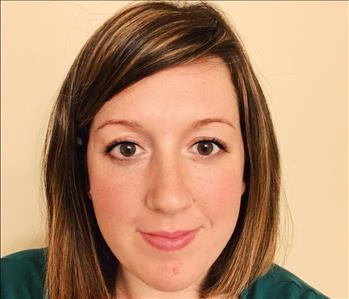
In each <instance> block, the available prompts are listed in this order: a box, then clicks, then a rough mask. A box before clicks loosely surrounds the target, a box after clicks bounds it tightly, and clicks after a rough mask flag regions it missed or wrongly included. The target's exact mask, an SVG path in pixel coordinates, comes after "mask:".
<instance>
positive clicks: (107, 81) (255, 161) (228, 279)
mask: <svg viewBox="0 0 349 299" xmlns="http://www.w3.org/2000/svg"><path fill="white" fill-rule="evenodd" d="M209 56H216V57H220V58H221V59H223V61H224V62H225V64H226V65H227V67H228V68H229V70H230V73H231V81H232V84H233V85H234V87H235V89H236V92H237V97H238V107H239V114H240V126H241V130H242V137H243V143H244V151H245V168H244V181H245V183H246V191H245V193H244V194H243V197H242V200H241V207H240V213H239V218H238V222H237V225H236V228H235V231H234V233H233V235H232V236H231V239H230V240H229V242H228V244H227V245H226V247H225V248H224V250H223V251H222V253H221V254H220V256H219V257H218V258H217V260H216V261H215V263H214V264H213V265H212V266H211V268H210V270H209V273H208V274H207V277H206V278H205V280H204V282H203V283H202V285H201V295H202V296H213V295H221V296H223V295H224V296H227V297H232V296H233V295H234V294H240V293H241V291H242V290H243V289H245V288H247V287H248V286H250V285H251V284H252V282H253V281H255V279H256V278H257V277H259V276H261V275H263V274H264V273H265V272H266V271H267V270H268V269H269V268H270V266H271V264H272V262H273V258H274V255H275V250H276V243H277V233H278V223H279V193H280V165H279V152H278V147H277V141H276V138H275V134H274V128H273V124H272V121H271V117H270V113H269V110H268V107H267V103H266V100H265V97H264V94H263V91H262V89H261V87H260V84H259V83H258V80H257V78H256V76H255V73H254V71H253V69H252V66H251V63H250V60H249V58H248V55H247V54H246V52H245V50H244V48H243V44H242V42H241V41H240V39H239V37H238V35H237V33H236V32H235V31H234V29H233V27H232V26H231V25H230V24H229V22H228V21H227V20H226V17H225V16H224V14H223V13H222V12H221V11H220V10H219V9H218V8H217V7H214V6H213V5H212V4H208V3H205V2H202V1H200V2H196V3H189V2H188V3H183V2H167V1H156V2H149V1H145V2H137V3H133V4H132V5H129V6H127V7H126V8H124V9H123V10H121V11H119V12H117V14H115V15H114V16H112V17H111V18H110V19H108V20H107V21H106V22H105V23H104V24H103V25H102V26H101V27H100V28H99V29H97V30H96V31H95V33H94V34H93V35H92V36H91V37H90V39H89V40H88V41H87V42H86V44H85V45H84V46H83V48H82V49H81V51H80V53H79V54H78V56H77V57H76V59H75V61H74V63H73V65H72V66H71V68H70V70H69V72H68V74H67V76H66V78H65V80H64V82H63V85H62V87H61V89H60V92H59V94H58V97H57V100H56V103H55V106H54V108H53V111H52V114H51V118H50V121H49V127H48V130H47V135H46V140H45V148H44V157H43V168H42V171H43V186H44V190H45V196H46V200H47V221H48V254H47V271H46V280H45V290H46V295H47V297H48V298H50V299H63V298H74V299H76V298H83V299H95V298H112V297H113V296H115V295H116V294H115V290H116V285H115V284H116V275H117V270H118V267H119V262H118V260H117V259H116V257H115V256H114V255H113V253H112V252H111V250H110V249H109V247H108V245H107V244H106V242H105V241H104V239H103V236H102V235H101V232H100V230H99V228H98V225H97V222H96V218H95V214H94V211H93V207H92V204H91V200H90V199H89V196H88V175H87V170H86V145H87V142H88V135H89V127H90V124H91V122H92V120H93V118H94V116H95V115H96V113H97V112H98V111H99V109H100V108H101V107H102V106H103V105H104V103H105V102H107V101H108V100H109V99H110V98H111V97H112V96H114V95H115V94H117V93H119V92H121V91H122V90H124V89H125V88H127V87H129V86H130V85H132V84H134V83H136V82H137V81H139V80H141V79H143V78H145V77H147V76H150V75H152V74H154V73H156V72H158V71H160V70H163V69H166V68H170V67H173V66H177V65H182V64H186V63H190V62H193V61H196V60H198V59H201V58H205V57H209Z"/></svg>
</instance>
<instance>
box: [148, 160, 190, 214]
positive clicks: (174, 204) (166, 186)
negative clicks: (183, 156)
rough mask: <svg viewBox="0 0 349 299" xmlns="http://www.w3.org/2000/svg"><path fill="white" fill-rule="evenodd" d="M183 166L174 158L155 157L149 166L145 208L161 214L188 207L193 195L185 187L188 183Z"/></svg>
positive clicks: (172, 212) (178, 211)
mask: <svg viewBox="0 0 349 299" xmlns="http://www.w3.org/2000/svg"><path fill="white" fill-rule="evenodd" d="M184 172H185V169H184V167H181V163H180V161H179V160H178V159H177V160H176V159H174V158H171V159H168V158H167V159H166V158H164V159H161V160H160V159H157V160H156V161H154V162H153V165H152V166H151V169H150V173H149V177H148V182H149V185H148V186H149V188H148V190H147V194H146V197H145V205H146V206H147V208H149V209H151V210H153V211H157V212H160V213H162V214H167V215H174V214H177V213H180V212H183V211H184V210H186V209H188V208H190V207H191V206H192V205H193V203H194V200H193V197H192V194H191V193H190V191H189V190H188V189H187V188H186V186H188V185H189V184H190V182H189V181H188V179H189V178H188V176H187V174H186V173H184Z"/></svg>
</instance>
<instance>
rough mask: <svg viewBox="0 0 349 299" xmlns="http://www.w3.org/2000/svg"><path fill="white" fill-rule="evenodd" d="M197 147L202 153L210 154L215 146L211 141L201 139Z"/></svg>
mask: <svg viewBox="0 0 349 299" xmlns="http://www.w3.org/2000/svg"><path fill="white" fill-rule="evenodd" d="M197 145H198V146H197V149H198V152H199V154H200V155H205V156H207V155H209V154H211V153H212V151H213V149H214V146H213V143H212V142H211V141H201V142H199V143H198V144H197Z"/></svg>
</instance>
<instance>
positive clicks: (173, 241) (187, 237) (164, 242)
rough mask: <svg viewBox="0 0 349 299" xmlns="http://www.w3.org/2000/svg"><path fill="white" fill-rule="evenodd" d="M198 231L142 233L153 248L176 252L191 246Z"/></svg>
mask: <svg viewBox="0 0 349 299" xmlns="http://www.w3.org/2000/svg"><path fill="white" fill-rule="evenodd" d="M197 232H198V229H194V230H181V231H176V232H173V233H170V232H163V231H161V232H149V233H148V232H141V235H142V237H143V239H144V240H145V241H146V242H147V243H148V244H150V245H151V246H153V247H155V248H157V249H159V250H162V251H176V250H180V249H182V248H184V247H186V246H187V245H189V244H190V243H191V242H192V241H193V240H194V238H195V236H196V233H197Z"/></svg>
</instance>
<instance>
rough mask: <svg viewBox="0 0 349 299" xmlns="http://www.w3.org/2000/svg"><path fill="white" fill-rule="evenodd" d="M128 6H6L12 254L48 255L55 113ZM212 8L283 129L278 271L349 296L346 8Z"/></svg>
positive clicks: (6, 235)
mask: <svg viewBox="0 0 349 299" xmlns="http://www.w3.org/2000/svg"><path fill="white" fill-rule="evenodd" d="M127 4H129V1H107V2H103V1H76V2H73V1H52V2H50V1H38V2H34V1H22V2H21V1H15V2H12V1H6V2H4V1H2V2H1V255H2V256H3V255H6V254H9V253H12V252H15V251H19V250H23V249H27V248H35V247H41V246H46V242H45V203H44V199H43V197H42V195H41V194H40V187H39V186H40V159H41V152H42V146H43V139H44V135H45V130H46V126H47V122H48V116H49V111H50V109H51V107H52V104H53V102H54V99H55V97H56V95H57V92H58V89H59V87H60V85H61V84H62V82H63V80H64V77H65V75H66V73H67V71H68V68H69V67H70V65H71V64H72V62H73V59H74V58H75V56H76V55H77V54H78V52H79V50H80V48H81V47H82V45H83V44H84V42H85V41H86V40H87V39H88V37H89V36H90V35H91V34H92V33H93V31H94V30H95V29H96V28H97V27H98V26H99V25H101V24H102V23H103V22H104V21H105V20H106V19H107V18H108V17H110V16H111V15H112V14H114V13H115V12H116V11H117V10H118V9H119V8H120V7H123V6H125V5H127ZM213 4H215V5H217V6H218V7H221V8H222V9H223V10H224V12H225V13H226V15H227V16H228V18H229V19H230V21H231V23H232V24H233V25H234V26H235V27H236V28H237V32H238V33H239V35H240V37H241V38H242V40H243V42H244V45H245V47H246V49H247V52H248V53H249V56H250V58H251V60H252V63H253V65H254V69H255V72H256V74H257V76H258V78H259V79H260V82H261V84H262V87H263V89H264V92H265V94H266V97H267V100H268V103H269V107H270V110H271V113H272V117H273V121H274V125H275V128H276V133H277V137H278V142H279V146H280V152H281V163H282V176H283V178H282V182H283V187H282V190H283V191H282V198H281V200H282V234H281V236H282V238H281V242H280V250H279V252H278V257H277V262H278V263H280V264H281V265H283V266H284V267H285V268H287V269H289V270H291V271H292V272H294V273H295V274H296V275H298V276H300V277H301V278H302V279H304V280H305V281H307V282H308V283H309V284H311V285H312V286H314V287H315V288H317V289H319V290H320V291H322V292H324V293H325V294H327V295H328V296H330V297H331V298H348V284H347V283H348V202H347V200H348V172H347V170H348V156H347V154H348V120H347V116H348V103H347V99H348V20H347V19H348V7H347V6H348V4H347V2H345V1H343V2H341V1H340V2H336V1H328V2H322V1H321V2H313V1H310V2H305V1H304V2H302V1H300V2H298V1H294V2H293V1H291V2H286V1H285V2H276V1H275V2H273V1H271V2H263V1H257V2H252V1H246V2H236V1H234V2H230V1H215V2H214V3H213ZM290 215H291V216H290Z"/></svg>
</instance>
